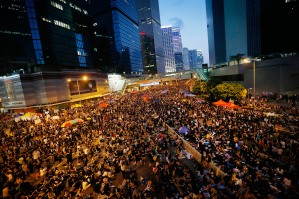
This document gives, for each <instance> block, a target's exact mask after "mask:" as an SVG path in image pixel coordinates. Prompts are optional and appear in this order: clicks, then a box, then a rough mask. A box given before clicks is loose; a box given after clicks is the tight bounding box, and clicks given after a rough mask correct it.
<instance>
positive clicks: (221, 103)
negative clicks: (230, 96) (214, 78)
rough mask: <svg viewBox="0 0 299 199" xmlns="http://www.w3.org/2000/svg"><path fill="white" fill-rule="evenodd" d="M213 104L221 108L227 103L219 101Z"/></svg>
mask: <svg viewBox="0 0 299 199" xmlns="http://www.w3.org/2000/svg"><path fill="white" fill-rule="evenodd" d="M213 104H214V105H217V106H221V105H224V104H227V103H226V102H224V101H222V100H219V101H218V102H213Z"/></svg>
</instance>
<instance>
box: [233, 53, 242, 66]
mask: <svg viewBox="0 0 299 199" xmlns="http://www.w3.org/2000/svg"><path fill="white" fill-rule="evenodd" d="M244 55H245V54H241V53H238V54H236V55H233V56H230V60H232V61H235V60H236V61H237V63H238V65H239V63H240V60H241V59H242V57H243V56H244Z"/></svg>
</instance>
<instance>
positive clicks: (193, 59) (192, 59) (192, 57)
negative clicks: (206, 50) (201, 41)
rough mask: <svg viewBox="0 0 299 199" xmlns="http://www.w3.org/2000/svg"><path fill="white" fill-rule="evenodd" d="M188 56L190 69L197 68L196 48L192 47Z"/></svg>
mask: <svg viewBox="0 0 299 199" xmlns="http://www.w3.org/2000/svg"><path fill="white" fill-rule="evenodd" d="M189 58H190V62H189V63H190V69H193V68H198V61H197V50H196V49H193V50H190V51H189Z"/></svg>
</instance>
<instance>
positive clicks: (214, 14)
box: [206, 0, 226, 65]
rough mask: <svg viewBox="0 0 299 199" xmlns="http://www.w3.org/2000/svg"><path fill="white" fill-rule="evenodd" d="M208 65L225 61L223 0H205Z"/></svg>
mask: <svg viewBox="0 0 299 199" xmlns="http://www.w3.org/2000/svg"><path fill="white" fill-rule="evenodd" d="M206 13H207V28H208V43H209V58H210V65H213V64H216V63H221V62H225V61H226V41H225V25H224V3H223V0H206Z"/></svg>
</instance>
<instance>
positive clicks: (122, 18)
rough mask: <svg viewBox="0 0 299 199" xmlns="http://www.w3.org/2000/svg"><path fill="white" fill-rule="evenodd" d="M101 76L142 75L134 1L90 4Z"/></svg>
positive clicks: (95, 0)
mask: <svg viewBox="0 0 299 199" xmlns="http://www.w3.org/2000/svg"><path fill="white" fill-rule="evenodd" d="M91 5H92V17H93V26H94V34H95V36H96V46H97V49H95V50H96V51H97V56H98V64H99V66H100V68H101V71H103V72H127V73H130V72H143V64H142V55H141V46H140V37H139V28H138V19H137V9H136V0H126V1H123V0H100V1H98V0H91Z"/></svg>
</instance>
